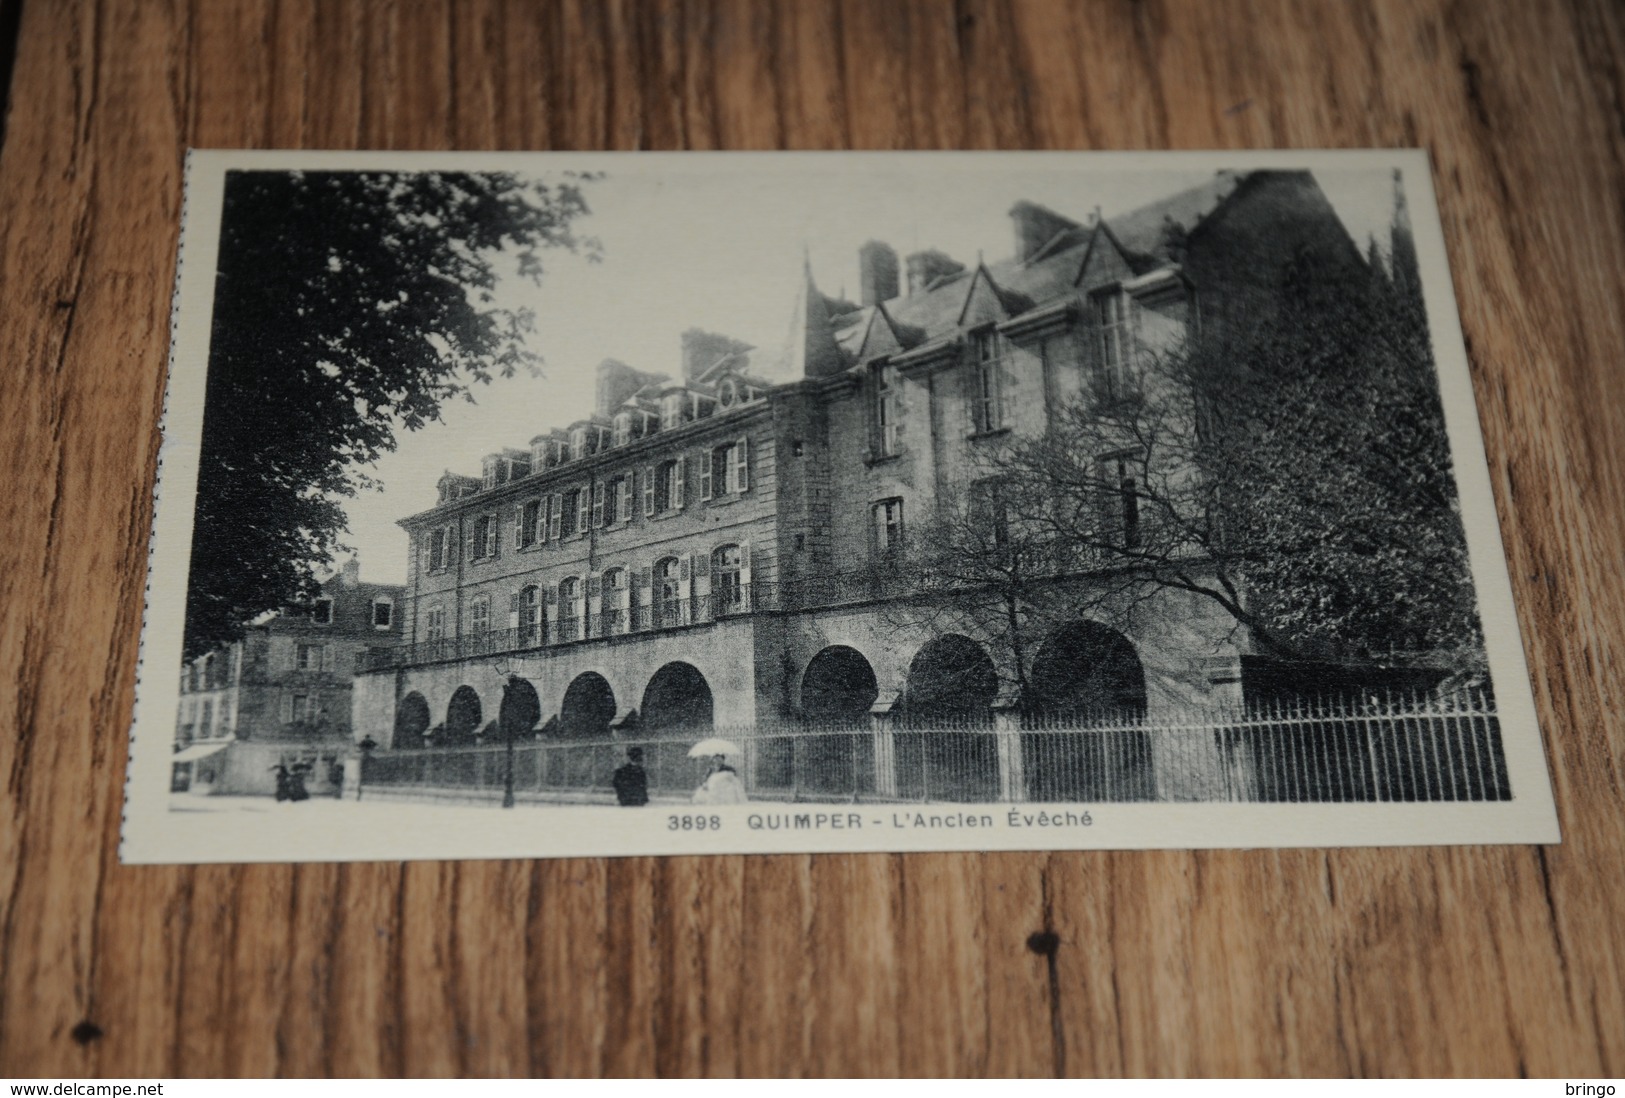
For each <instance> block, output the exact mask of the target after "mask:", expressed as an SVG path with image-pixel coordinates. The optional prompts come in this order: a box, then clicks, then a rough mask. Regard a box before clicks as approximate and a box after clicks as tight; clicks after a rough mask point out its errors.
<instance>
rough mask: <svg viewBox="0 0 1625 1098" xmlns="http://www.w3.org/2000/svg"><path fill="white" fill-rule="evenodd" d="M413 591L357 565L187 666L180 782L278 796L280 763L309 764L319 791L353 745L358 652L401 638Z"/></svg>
mask: <svg viewBox="0 0 1625 1098" xmlns="http://www.w3.org/2000/svg"><path fill="white" fill-rule="evenodd" d="M404 600H405V589H404V588H403V587H401V586H400V585H399V584H381V583H366V582H363V581H362V579H361V566H360V563H359V562H358V561H356V560H353V559H352V560H350V561H349V562H347V563H346V564H345V565H344V566H343V568H342V569H340V571H339V572H338V574H337V575H335V576H333V578H331V579H329V580H328V581H327V582H326V583H324V584H323V585H322V591H321V595H320V597H318V598H317V599H316V601H315V602H314V603H313V604H312V605H310V606H309V607H300V608H297V609H288V610H284V611H282V612H281V613H276V614H268V615H265V616H264V617H262V618H260V619H258V620H256V621H255V622H253V623H252V624H250V625H248V626H247V627H246V629H245V630H244V633H243V637H242V639H241V640H239V641H235V642H233V643H232V644H229V645H225V646H223V647H220V648H217V649H215V650H214V651H211V652H208V653H206V654H204V655H202V656H199V657H197V658H196V659H193V660H189V661H187V663H186V664H185V665H184V666H183V667H182V669H181V681H180V687H181V696H180V705H179V707H178V710H177V713H176V723H175V747H176V754H175V758H174V767H175V770H174V779H173V783H172V784H173V788H174V789H175V790H176V791H177V792H180V791H188V790H189V791H191V792H195V793H269V792H272V791H274V788H275V783H274V780H273V775H272V770H273V768H274V767H275V766H276V765H277V764H278V763H279V762H283V763H287V764H292V763H296V762H299V763H306V764H308V765H309V767H310V782H311V785H312V787H313V788H314V789H315V790H316V791H325V790H326V789H328V788H331V781H330V779H331V777H332V776H333V766H334V764H335V763H337V762H338V761H339V759H340V757H341V756H342V755H343V754H345V753H346V752H347V751H349V749H350V747H351V745H352V743H353V742H354V740H353V737H352V727H351V712H352V705H351V700H350V692H351V682H352V680H353V678H354V674H355V666H356V660H357V658H358V657H359V656H360V655H361V654H362V653H363V652H366V651H368V650H370V649H374V648H377V647H379V646H383V645H388V644H394V643H396V642H398V641H399V639H400V636H401V611H402V609H403V603H404Z"/></svg>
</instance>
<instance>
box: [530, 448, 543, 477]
mask: <svg viewBox="0 0 1625 1098" xmlns="http://www.w3.org/2000/svg"><path fill="white" fill-rule="evenodd" d="M530 467H531V468H532V469H533V470H535V471H536V472H538V473H540V472H541V471H542V470H543V469H546V468H547V443H546V442H545V441H544V442H533V443H531V444H530Z"/></svg>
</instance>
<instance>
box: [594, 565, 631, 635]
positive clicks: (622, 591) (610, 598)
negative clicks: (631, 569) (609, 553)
mask: <svg viewBox="0 0 1625 1098" xmlns="http://www.w3.org/2000/svg"><path fill="white" fill-rule="evenodd" d="M628 594H629V591H628V587H627V582H626V569H625V568H610V569H608V570H607V571H605V572H604V577H603V588H602V593H601V596H600V597H601V598H602V599H603V603H602V610H601V611H600V613H601V614H602V619H601V620H602V622H603V626H602V628H601V629H600V632H601V633H602V634H603V635H604V636H607V637H610V636H614V635H615V634H617V633H625V632H626V631H627V628H628V625H629V623H628V621H627V608H628V606H627V595H628Z"/></svg>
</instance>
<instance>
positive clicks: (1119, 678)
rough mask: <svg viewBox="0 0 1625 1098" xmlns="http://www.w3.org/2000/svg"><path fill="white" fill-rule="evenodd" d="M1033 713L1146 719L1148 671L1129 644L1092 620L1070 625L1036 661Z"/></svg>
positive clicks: (1030, 703)
mask: <svg viewBox="0 0 1625 1098" xmlns="http://www.w3.org/2000/svg"><path fill="white" fill-rule="evenodd" d="M1028 681H1029V689H1028V697H1027V698H1025V699H1024V701H1025V703H1026V705H1025V707H1026V710H1027V712H1029V713H1033V714H1038V715H1042V716H1046V717H1052V716H1060V715H1066V716H1071V717H1087V718H1090V719H1096V720H1099V719H1106V720H1124V719H1127V720H1138V719H1140V718H1142V717H1144V716H1145V668H1144V667H1142V666H1141V665H1140V657H1139V656H1138V655H1137V654H1136V653H1135V651H1134V645H1132V644H1131V643H1129V639H1128V638H1127V637H1125V636H1123V634H1121V633H1119V632H1117V630H1115V629H1108V628H1107V627H1106V626H1104V625H1100V624H1098V623H1096V622H1092V621H1078V622H1070V623H1068V624H1066V625H1063V626H1061V628H1059V629H1057V630H1056V631H1055V632H1053V633H1051V634H1050V635H1049V636H1048V637H1047V638H1045V640H1044V643H1043V646H1042V647H1040V648H1039V650H1038V654H1037V655H1036V656H1034V657H1033V669H1032V674H1031V675H1030V676H1029V679H1028Z"/></svg>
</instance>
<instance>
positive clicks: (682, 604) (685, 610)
mask: <svg viewBox="0 0 1625 1098" xmlns="http://www.w3.org/2000/svg"><path fill="white" fill-rule="evenodd" d="M677 601H678V608H677V620H678V621H679V622H681V623H682V624H684V625H687V624H688V623H689V622H691V621H693V620H694V617H693V613H694V555H693V554H692V553H690V554H688V555H687V556H682V557H678V558H677Z"/></svg>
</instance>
